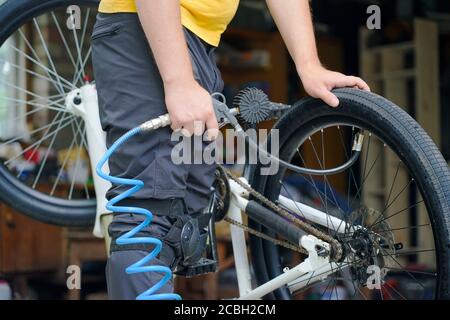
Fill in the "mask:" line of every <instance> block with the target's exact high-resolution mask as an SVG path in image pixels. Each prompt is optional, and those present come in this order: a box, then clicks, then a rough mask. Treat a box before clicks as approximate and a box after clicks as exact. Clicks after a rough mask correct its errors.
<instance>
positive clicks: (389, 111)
mask: <svg viewBox="0 0 450 320" xmlns="http://www.w3.org/2000/svg"><path fill="white" fill-rule="evenodd" d="M334 93H335V94H336V95H337V96H338V98H339V100H340V106H339V107H338V108H336V109H333V108H330V107H328V106H326V105H325V104H324V103H323V102H322V101H319V100H317V99H312V98H306V99H303V100H301V101H299V102H298V103H297V104H295V106H294V107H293V109H292V110H291V111H289V112H288V113H287V114H285V115H284V116H283V117H282V118H281V119H280V120H279V121H278V122H277V124H276V125H275V127H276V128H277V129H279V130H280V131H279V132H280V137H279V138H280V157H286V159H289V158H288V157H289V155H288V154H289V153H292V152H294V151H293V150H287V148H291V149H292V147H293V144H294V142H295V141H294V139H297V143H298V142H299V140H300V139H301V138H300V139H299V135H300V133H299V128H306V127H307V126H308V123H314V124H315V125H316V128H320V125H319V123H320V121H323V122H324V121H325V120H324V119H326V118H328V119H333V121H335V122H339V121H340V120H343V119H344V118H345V119H353V121H355V122H358V123H360V124H364V125H365V126H366V128H370V129H371V130H372V132H374V133H375V134H377V136H378V137H380V138H382V139H383V140H384V142H385V143H386V144H387V145H389V146H391V147H394V148H395V149H394V150H398V156H399V157H400V159H401V160H402V161H403V162H404V163H407V164H408V166H409V167H410V170H411V171H412V173H413V175H414V179H415V181H416V183H417V185H418V187H419V189H420V191H421V192H422V194H423V197H424V198H425V197H426V198H427V199H429V200H428V201H427V202H426V204H427V209H428V212H431V213H430V215H431V219H430V220H431V221H432V230H433V233H434V239H435V248H436V256H437V259H438V268H439V270H438V280H437V288H436V298H438V299H449V298H450V292H449V288H450V274H449V273H450V254H449V248H450V171H449V167H448V165H447V163H446V161H445V160H444V158H443V157H442V154H441V153H440V151H439V149H438V148H437V147H436V145H435V144H434V142H433V141H432V140H431V138H430V137H429V136H428V135H427V133H426V132H425V131H424V130H423V129H422V128H421V127H420V125H419V124H418V123H417V122H416V121H415V120H414V119H413V118H411V117H410V116H409V115H408V114H407V113H406V112H405V111H403V110H402V109H401V108H400V107H398V106H396V105H395V104H394V103H392V102H390V101H388V100H386V99H385V98H383V97H381V96H379V95H376V94H373V93H369V92H363V91H360V90H356V89H348V88H347V89H337V90H334ZM321 119H322V120H321ZM355 124H356V123H355ZM289 141H291V145H289V143H290V142H289ZM252 171H253V174H252V179H251V181H250V184H251V185H252V186H253V187H254V188H255V189H256V190H258V191H259V192H261V193H263V194H265V195H266V196H267V197H269V198H271V199H272V200H274V199H273V198H276V197H277V196H278V195H276V194H273V190H274V188H273V186H274V183H275V182H276V181H278V180H279V179H280V177H279V176H273V177H267V176H261V175H258V174H257V173H258V171H259V167H254V168H252ZM275 189H276V188H275ZM249 224H250V226H251V227H252V228H256V229H258V230H263V231H267V230H264V229H262V228H261V226H260V225H259V224H257V223H256V222H254V221H251V220H250V221H249ZM275 250H276V248H275V246H274V245H272V244H271V243H268V242H267V241H264V240H262V239H260V238H257V237H255V236H252V235H250V251H251V255H252V261H255V262H256V263H254V264H253V267H254V268H255V274H256V277H257V282H258V283H259V284H263V283H266V282H267V281H269V280H270V279H271V278H273V277H274V276H276V275H277V274H280V273H281V272H282V268H281V266H280V265H279V263H278V261H279V260H278V256H277V254H278V253H277V252H276V251H275ZM277 264H278V265H277ZM290 297H291V295H290V293H289V290H288V289H287V287H283V288H280V289H278V290H276V291H274V292H273V293H272V294H271V295H269V296H268V298H276V299H288V298H290Z"/></svg>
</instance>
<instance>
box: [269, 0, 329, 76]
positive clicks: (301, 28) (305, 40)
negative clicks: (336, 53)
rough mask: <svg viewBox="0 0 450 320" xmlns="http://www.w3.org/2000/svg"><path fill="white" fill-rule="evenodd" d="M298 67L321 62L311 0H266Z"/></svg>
mask: <svg viewBox="0 0 450 320" xmlns="http://www.w3.org/2000/svg"><path fill="white" fill-rule="evenodd" d="M266 2H267V5H268V7H269V10H270V12H271V14H272V16H273V18H274V20H275V23H276V24H277V26H278V29H279V31H280V33H281V35H282V37H283V39H284V42H285V43H286V46H287V48H288V50H289V53H290V54H291V56H292V59H293V60H294V62H295V64H296V66H297V69H299V71H300V69H302V68H303V67H305V66H307V65H309V64H320V61H319V57H318V55H317V48H316V40H315V38H314V29H313V24H312V18H311V9H310V6H309V0H282V1H280V0H266Z"/></svg>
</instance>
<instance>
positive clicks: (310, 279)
mask: <svg viewBox="0 0 450 320" xmlns="http://www.w3.org/2000/svg"><path fill="white" fill-rule="evenodd" d="M77 95H79V96H80V97H81V101H82V102H81V103H79V104H76V103H75V102H74V98H75V97H76V96H77ZM66 107H67V108H68V110H71V111H72V112H73V113H75V114H77V115H79V116H80V117H82V118H83V119H84V121H85V125H86V136H87V141H88V152H89V157H90V161H91V168H92V172H95V167H96V165H97V163H98V162H99V160H100V158H101V157H102V156H103V155H104V153H105V152H106V143H105V133H104V132H103V130H102V128H101V125H100V118H99V109H98V100H97V92H96V90H95V85H94V84H86V85H84V86H83V87H81V88H80V89H77V90H74V91H72V92H71V93H70V94H69V95H68V96H67V99H66ZM241 180H242V181H243V182H244V183H248V182H247V180H246V179H245V178H241ZM94 187H95V193H96V199H97V216H96V222H95V227H94V231H93V233H94V235H95V236H97V237H104V236H105V235H106V228H105V227H106V225H103V226H102V224H101V223H100V220H101V217H102V216H104V215H107V214H110V212H108V211H107V210H106V209H105V205H106V202H107V200H106V197H105V195H106V191H107V190H108V189H109V187H110V183H109V182H107V181H105V180H103V179H100V177H98V176H97V175H96V174H94ZM230 189H231V195H232V196H231V203H230V208H229V210H228V213H227V215H228V216H229V217H230V218H232V219H233V220H236V221H238V222H242V212H243V211H245V208H246V206H247V203H248V200H247V199H248V193H247V192H246V190H245V189H243V188H242V187H241V186H239V184H237V183H236V182H235V181H232V180H230ZM278 200H279V203H280V204H281V205H282V206H283V207H285V208H286V209H288V210H290V211H291V212H294V213H296V214H298V215H300V216H301V217H303V218H304V219H305V220H307V221H310V222H313V223H316V224H319V225H322V226H325V227H327V228H329V229H332V230H335V231H337V232H339V233H344V232H349V228H348V226H347V224H346V223H345V222H344V221H343V220H340V219H338V218H336V217H334V216H330V215H328V214H326V213H324V212H322V211H319V210H317V209H314V208H312V207H310V206H307V205H305V204H303V203H300V202H296V201H293V200H291V199H288V198H286V197H283V196H280V197H279V199H278ZM353 228H354V227H353ZM230 231H231V241H232V246H233V253H234V259H235V267H236V273H237V280H238V285H239V294H240V297H239V299H252V300H253V299H261V298H262V297H263V296H265V295H266V294H268V293H270V292H272V291H274V290H276V289H278V288H280V287H282V286H285V285H287V286H288V288H289V289H290V290H291V291H292V292H294V291H297V290H299V289H302V288H303V287H305V286H307V285H311V284H313V283H314V282H317V281H321V280H323V279H325V278H326V277H327V276H328V275H330V274H332V273H335V272H338V271H341V270H342V265H343V264H345V263H346V261H343V262H342V263H339V264H337V263H334V262H331V261H330V260H329V258H328V257H320V256H318V254H317V251H316V248H317V246H319V247H322V248H325V249H327V250H329V249H330V245H329V244H328V243H326V242H324V241H322V240H320V239H318V238H316V237H314V236H312V235H305V236H302V237H301V238H300V239H298V241H299V244H300V245H301V246H302V247H303V248H304V249H306V250H307V251H308V253H309V255H308V258H306V259H305V260H304V261H303V262H302V263H300V264H298V265H297V266H295V267H293V268H291V269H288V268H285V270H284V272H283V273H282V274H281V275H279V276H277V277H276V278H274V279H272V280H270V281H269V282H267V283H265V284H263V285H261V286H259V287H257V288H253V287H252V283H251V273H250V264H249V260H248V256H247V243H246V238H245V233H244V230H243V229H241V228H239V227H237V226H234V225H230ZM350 231H352V230H350Z"/></svg>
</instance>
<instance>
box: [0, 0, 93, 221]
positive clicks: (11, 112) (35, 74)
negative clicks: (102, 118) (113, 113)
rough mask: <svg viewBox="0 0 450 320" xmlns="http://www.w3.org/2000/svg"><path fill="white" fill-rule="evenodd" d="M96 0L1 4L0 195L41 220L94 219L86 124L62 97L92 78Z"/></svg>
mask: <svg viewBox="0 0 450 320" xmlns="http://www.w3.org/2000/svg"><path fill="white" fill-rule="evenodd" d="M98 3H99V1H98V0H69V1H64V0H10V1H7V2H5V3H4V4H3V5H1V6H0V71H1V72H0V198H1V200H3V201H4V202H6V203H7V204H8V205H10V206H12V207H13V208H15V209H17V210H18V211H20V212H22V213H24V214H26V215H28V216H30V217H32V218H34V219H37V220H39V221H42V222H45V223H51V224H56V225H61V226H89V225H92V224H93V223H94V218H95V192H94V188H93V183H92V173H91V170H90V165H89V155H88V152H87V142H86V136H85V126H84V121H83V119H82V118H81V117H79V116H78V115H77V114H75V113H74V112H72V111H70V110H68V109H67V108H66V106H65V99H66V97H67V95H68V94H69V92H71V91H73V90H75V89H77V88H80V87H81V86H82V85H83V84H85V82H86V81H91V79H90V77H91V76H92V74H93V73H92V64H91V58H90V56H91V45H90V42H91V41H90V40H91V39H90V38H91V32H92V27H93V24H94V22H95V16H96V13H97V6H98Z"/></svg>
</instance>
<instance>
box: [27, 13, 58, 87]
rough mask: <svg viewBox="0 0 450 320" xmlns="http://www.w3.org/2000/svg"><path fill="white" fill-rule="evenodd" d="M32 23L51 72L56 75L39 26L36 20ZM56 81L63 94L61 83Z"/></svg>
mask: <svg viewBox="0 0 450 320" xmlns="http://www.w3.org/2000/svg"><path fill="white" fill-rule="evenodd" d="M33 23H34V27H35V29H36V30H37V32H38V35H39V39H40V40H41V45H42V48H43V49H44V52H45V54H46V56H47V59H48V62H49V63H50V66H51V70H53V72H54V73H55V74H58V72H57V71H56V67H55V64H54V63H53V59H52V56H51V55H50V52H49V51H48V47H47V44H46V43H45V40H44V36H43V35H42V32H41V28H40V27H39V24H38V22H37V19H36V18H33ZM56 81H57V83H58V86H59V89H60V92H61V93H63V92H64V89H63V87H62V84H61V81H60V79H59V77H57V78H56Z"/></svg>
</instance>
